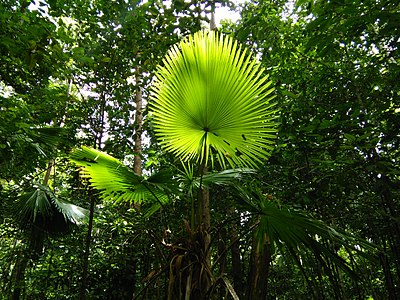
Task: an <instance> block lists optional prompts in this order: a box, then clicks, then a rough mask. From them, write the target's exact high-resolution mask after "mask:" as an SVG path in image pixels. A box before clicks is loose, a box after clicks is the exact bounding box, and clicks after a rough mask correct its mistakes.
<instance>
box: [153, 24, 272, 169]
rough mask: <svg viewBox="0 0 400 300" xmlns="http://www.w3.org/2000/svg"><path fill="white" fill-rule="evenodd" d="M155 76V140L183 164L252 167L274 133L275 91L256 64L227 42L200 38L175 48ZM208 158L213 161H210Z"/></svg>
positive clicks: (211, 35) (202, 35)
mask: <svg viewBox="0 0 400 300" xmlns="http://www.w3.org/2000/svg"><path fill="white" fill-rule="evenodd" d="M163 65H164V66H160V67H159V68H158V70H157V73H156V80H155V83H154V85H153V88H152V93H151V99H152V101H151V110H152V115H153V121H154V122H153V125H154V130H155V133H156V136H157V137H158V139H159V140H160V143H161V146H162V147H164V149H165V150H167V151H171V152H172V153H174V154H175V155H176V156H179V157H180V158H181V159H183V160H188V159H193V158H195V159H197V160H198V161H200V162H205V163H207V161H208V159H209V157H211V160H212V162H214V157H216V158H217V160H218V161H219V162H220V164H221V165H222V166H224V167H225V166H226V162H228V163H229V164H230V165H231V166H233V167H234V166H253V167H254V166H256V164H257V163H259V162H261V161H262V160H263V159H264V158H265V157H266V156H268V154H269V152H270V150H271V149H272V144H273V140H274V138H275V133H276V122H275V117H276V110H274V109H273V106H274V103H272V102H271V99H272V98H273V97H271V96H270V94H271V92H272V91H273V88H271V82H270V81H268V80H267V79H268V77H267V76H264V74H263V71H264V70H263V68H261V66H260V64H259V63H258V62H257V61H255V60H252V59H251V56H250V55H249V54H248V53H247V51H246V50H243V49H242V48H241V47H240V46H238V44H237V42H236V41H234V40H233V39H232V38H231V37H228V36H225V37H224V36H223V35H219V34H217V33H215V32H213V31H212V32H198V33H196V34H194V36H190V37H188V38H186V39H184V40H183V41H181V42H180V43H179V44H178V45H175V46H173V47H172V48H171V49H170V50H169V52H168V54H167V55H166V57H165V58H164V60H163ZM210 154H212V155H210Z"/></svg>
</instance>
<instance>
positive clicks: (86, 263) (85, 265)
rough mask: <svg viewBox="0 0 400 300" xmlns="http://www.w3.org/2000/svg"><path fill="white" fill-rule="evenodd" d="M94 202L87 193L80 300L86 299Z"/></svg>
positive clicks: (91, 196)
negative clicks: (88, 209) (85, 233)
mask: <svg viewBox="0 0 400 300" xmlns="http://www.w3.org/2000/svg"><path fill="white" fill-rule="evenodd" d="M94 200H95V197H94V196H93V195H90V192H89V201H90V212H89V225H88V231H87V235H86V241H85V253H84V255H83V270H82V283H81V291H80V297H79V299H80V300H85V299H86V288H87V279H88V268H89V253H90V242H91V240H92V230H93V216H94Z"/></svg>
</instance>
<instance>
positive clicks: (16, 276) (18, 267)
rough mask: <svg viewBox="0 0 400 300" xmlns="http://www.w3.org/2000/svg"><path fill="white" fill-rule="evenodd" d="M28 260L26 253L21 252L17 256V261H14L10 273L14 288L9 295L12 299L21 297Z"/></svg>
mask: <svg viewBox="0 0 400 300" xmlns="http://www.w3.org/2000/svg"><path fill="white" fill-rule="evenodd" d="M28 260H29V259H28V255H27V254H26V253H22V256H21V257H18V259H17V262H16V263H15V266H14V269H13V275H12V280H13V282H14V290H13V293H12V297H11V299H12V300H19V299H20V297H21V291H22V288H23V285H24V277H25V270H26V266H27V265H28Z"/></svg>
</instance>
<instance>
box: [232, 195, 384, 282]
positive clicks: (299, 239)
mask: <svg viewBox="0 0 400 300" xmlns="http://www.w3.org/2000/svg"><path fill="white" fill-rule="evenodd" d="M238 189H239V193H240V197H239V198H240V204H241V206H242V207H243V208H244V209H246V210H247V211H249V212H252V213H253V214H257V215H259V223H258V226H257V231H256V238H257V240H258V241H260V242H261V241H265V237H267V240H268V241H269V243H270V245H271V249H274V248H276V247H277V248H278V249H282V248H283V247H284V246H285V247H287V248H288V249H289V251H290V252H291V253H292V254H296V255H299V256H300V255H301V254H300V253H301V251H300V249H301V248H302V249H307V250H310V251H311V252H312V253H314V255H315V256H316V257H318V258H321V259H329V260H331V261H332V262H334V263H335V264H336V265H337V266H338V267H340V268H342V269H343V270H344V271H346V272H347V273H348V274H349V275H351V276H354V275H355V274H354V272H353V271H352V270H351V268H350V267H349V266H348V264H347V263H346V262H345V261H344V260H343V259H342V258H341V257H340V256H339V255H338V254H337V253H336V252H335V251H334V249H332V247H329V244H330V245H332V244H334V245H337V246H343V247H344V248H345V249H347V250H351V251H354V252H357V253H358V254H360V255H361V256H364V257H366V258H368V259H373V256H372V255H370V254H367V253H375V250H376V248H375V246H374V245H372V244H371V243H369V242H368V241H366V240H364V239H362V238H358V237H356V236H354V235H352V234H348V233H344V232H340V231H338V230H335V229H334V228H332V227H330V226H328V225H326V224H325V223H324V222H322V221H319V220H316V219H315V218H313V217H311V216H309V215H308V214H307V213H306V212H303V211H300V210H297V209H293V208H291V207H290V206H287V205H279V204H278V203H276V202H274V201H271V200H268V199H266V197H265V196H264V197H263V196H262V195H256V194H254V193H253V194H249V193H248V192H245V191H244V189H241V188H238ZM326 242H328V243H326Z"/></svg>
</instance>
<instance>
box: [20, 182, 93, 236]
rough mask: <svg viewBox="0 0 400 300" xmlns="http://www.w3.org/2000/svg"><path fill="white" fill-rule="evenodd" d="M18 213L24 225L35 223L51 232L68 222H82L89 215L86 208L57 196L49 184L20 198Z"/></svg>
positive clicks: (38, 186)
mask: <svg viewBox="0 0 400 300" xmlns="http://www.w3.org/2000/svg"><path fill="white" fill-rule="evenodd" d="M16 213H17V218H18V220H19V221H20V223H21V224H23V226H25V225H28V224H30V223H33V224H35V225H36V226H39V227H40V228H41V229H43V230H45V231H49V232H52V231H54V229H57V227H58V226H60V227H61V228H62V227H63V226H64V225H65V224H66V223H67V222H70V223H73V224H76V225H79V224H82V223H83V222H85V221H86V219H87V217H88V211H87V210H86V209H84V208H82V207H79V206H77V205H74V204H72V203H69V202H68V201H66V200H61V199H59V198H57V197H56V196H55V195H54V193H53V192H52V191H51V190H50V189H49V188H48V187H47V186H44V185H40V184H37V185H35V186H34V187H33V188H32V189H31V190H29V191H27V192H25V193H23V194H22V195H21V196H20V197H19V198H18V201H17V205H16ZM57 223H63V224H57Z"/></svg>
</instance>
